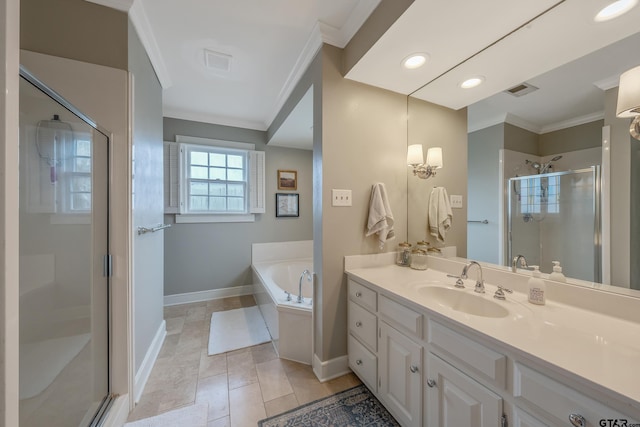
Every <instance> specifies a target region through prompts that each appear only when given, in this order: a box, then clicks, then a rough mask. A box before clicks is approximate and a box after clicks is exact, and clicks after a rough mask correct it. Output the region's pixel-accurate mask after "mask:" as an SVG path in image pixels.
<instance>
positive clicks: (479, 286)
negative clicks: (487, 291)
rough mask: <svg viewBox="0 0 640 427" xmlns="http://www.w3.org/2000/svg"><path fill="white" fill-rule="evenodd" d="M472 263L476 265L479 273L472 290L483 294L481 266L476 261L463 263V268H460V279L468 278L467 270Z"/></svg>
mask: <svg viewBox="0 0 640 427" xmlns="http://www.w3.org/2000/svg"><path fill="white" fill-rule="evenodd" d="M474 265H477V266H478V272H479V273H480V278H479V279H477V280H476V287H475V289H474V291H475V292H477V293H479V294H484V279H483V278H482V267H481V266H480V264H478V263H477V262H476V261H471V262H470V263H469V264H467V265H465V266H464V268H463V269H462V274H460V277H461V278H462V279H467V278H468V276H467V273H469V270H470V269H471V267H473V266H474Z"/></svg>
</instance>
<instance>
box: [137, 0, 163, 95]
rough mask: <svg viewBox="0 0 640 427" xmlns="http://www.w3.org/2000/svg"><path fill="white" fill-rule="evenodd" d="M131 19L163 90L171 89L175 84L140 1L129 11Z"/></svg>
mask: <svg viewBox="0 0 640 427" xmlns="http://www.w3.org/2000/svg"><path fill="white" fill-rule="evenodd" d="M129 18H130V19H131V23H132V24H133V27H134V28H135V29H136V32H137V33H138V37H140V41H141V42H142V46H144V50H146V51H147V55H148V56H149V60H150V61H151V65H152V66H153V69H154V70H155V72H156V76H158V80H159V81H160V85H161V86H162V88H163V89H167V88H169V87H171V85H172V84H173V83H172V82H171V76H170V75H169V70H167V66H166V64H165V62H164V60H163V59H162V53H161V51H160V47H159V46H158V42H157V41H156V37H155V36H154V34H153V30H152V29H151V24H150V23H149V19H148V18H147V14H146V12H145V10H144V6H143V5H142V2H141V1H140V0H138V1H136V2H134V4H133V6H131V9H129Z"/></svg>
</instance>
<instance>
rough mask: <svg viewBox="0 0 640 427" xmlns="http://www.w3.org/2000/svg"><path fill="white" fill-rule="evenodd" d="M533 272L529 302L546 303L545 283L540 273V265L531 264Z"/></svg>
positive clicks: (530, 281) (530, 280)
mask: <svg viewBox="0 0 640 427" xmlns="http://www.w3.org/2000/svg"><path fill="white" fill-rule="evenodd" d="M530 267H531V268H533V272H532V273H531V274H532V275H531V278H530V279H529V302H530V303H532V304H538V305H544V303H545V295H544V294H545V284H544V280H542V275H541V274H540V267H538V266H537V265H531V266H530Z"/></svg>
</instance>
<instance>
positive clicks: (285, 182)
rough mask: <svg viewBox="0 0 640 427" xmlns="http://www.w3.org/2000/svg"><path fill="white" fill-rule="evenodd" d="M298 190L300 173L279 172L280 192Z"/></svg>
mask: <svg viewBox="0 0 640 427" xmlns="http://www.w3.org/2000/svg"><path fill="white" fill-rule="evenodd" d="M297 189H298V171H285V170H278V190H291V191H295V190H297Z"/></svg>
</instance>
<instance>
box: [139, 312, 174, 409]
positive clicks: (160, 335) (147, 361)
mask: <svg viewBox="0 0 640 427" xmlns="http://www.w3.org/2000/svg"><path fill="white" fill-rule="evenodd" d="M166 336H167V322H166V321H165V320H163V321H162V323H161V324H160V327H159V328H158V331H157V332H156V335H155V336H154V337H153V341H151V345H150V346H149V350H147V354H146V355H145V356H144V360H143V361H142V364H141V365H140V369H138V372H136V378H135V382H134V384H133V398H134V402H135V403H138V402H139V401H140V396H142V392H143V391H144V386H145V385H146V384H147V380H148V379H149V375H151V369H153V365H154V364H155V363H156V359H157V358H158V354H159V353H160V349H161V348H162V343H164V339H165V337H166Z"/></svg>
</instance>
